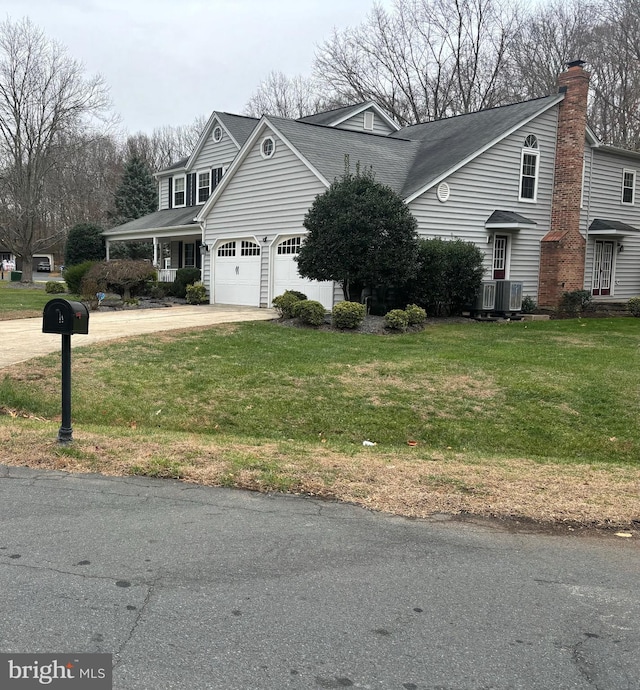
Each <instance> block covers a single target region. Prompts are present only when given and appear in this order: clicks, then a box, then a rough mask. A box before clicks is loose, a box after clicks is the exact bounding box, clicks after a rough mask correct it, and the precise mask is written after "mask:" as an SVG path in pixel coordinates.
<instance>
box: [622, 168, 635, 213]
mask: <svg viewBox="0 0 640 690" xmlns="http://www.w3.org/2000/svg"><path fill="white" fill-rule="evenodd" d="M635 202H636V171H635V170H627V169H626V168H625V169H624V170H623V171H622V203H623V204H635Z"/></svg>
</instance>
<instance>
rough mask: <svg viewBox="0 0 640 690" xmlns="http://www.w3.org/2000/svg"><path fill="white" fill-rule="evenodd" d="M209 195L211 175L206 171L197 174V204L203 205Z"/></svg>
mask: <svg viewBox="0 0 640 690" xmlns="http://www.w3.org/2000/svg"><path fill="white" fill-rule="evenodd" d="M209 194H211V173H210V172H209V171H208V170H207V172H201V173H198V203H199V204H204V202H205V201H206V200H207V199H208V198H209Z"/></svg>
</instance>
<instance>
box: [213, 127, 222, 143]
mask: <svg viewBox="0 0 640 690" xmlns="http://www.w3.org/2000/svg"><path fill="white" fill-rule="evenodd" d="M220 139H222V127H214V128H213V140H214V141H215V142H218V141H220Z"/></svg>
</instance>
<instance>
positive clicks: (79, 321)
mask: <svg viewBox="0 0 640 690" xmlns="http://www.w3.org/2000/svg"><path fill="white" fill-rule="evenodd" d="M42 332H43V333H60V334H61V335H62V424H61V425H60V430H59V431H58V443H71V441H73V429H72V428H71V336H72V335H74V334H76V333H79V334H82V335H87V334H88V333H89V310H88V309H87V307H86V306H85V305H84V304H82V302H73V301H71V300H66V299H59V298H58V299H52V300H49V301H48V302H47V303H46V304H45V305H44V310H43V312H42Z"/></svg>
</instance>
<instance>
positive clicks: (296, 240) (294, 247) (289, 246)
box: [277, 237, 302, 254]
mask: <svg viewBox="0 0 640 690" xmlns="http://www.w3.org/2000/svg"><path fill="white" fill-rule="evenodd" d="M301 246H302V240H301V238H300V237H292V238H291V239H290V240H285V241H284V242H280V244H279V245H278V249H277V253H278V254H298V252H299V251H300V247H301Z"/></svg>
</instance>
